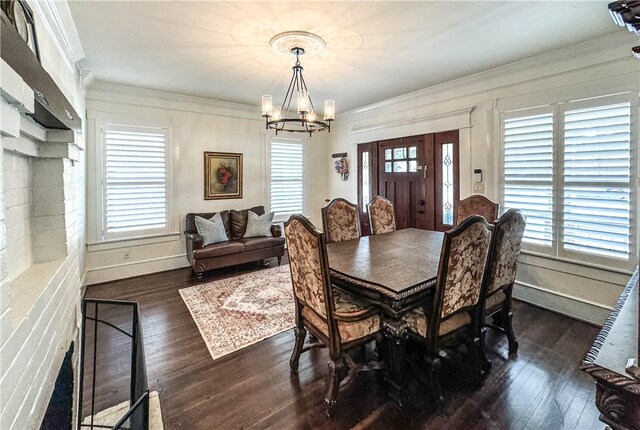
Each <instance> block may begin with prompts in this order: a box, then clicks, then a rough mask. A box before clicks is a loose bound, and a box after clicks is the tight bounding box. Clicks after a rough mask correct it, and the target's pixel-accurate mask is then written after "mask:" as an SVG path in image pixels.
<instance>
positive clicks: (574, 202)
mask: <svg viewBox="0 0 640 430" xmlns="http://www.w3.org/2000/svg"><path fill="white" fill-rule="evenodd" d="M630 113H631V108H630V104H629V103H619V104H611V105H607V106H596V107H588V108H584V109H574V110H567V111H566V112H565V115H564V149H563V153H564V187H563V188H564V195H563V207H564V209H563V225H562V235H563V246H564V249H567V250H572V251H579V252H586V253H591V254H598V255H602V256H607V257H615V258H621V259H625V260H627V259H629V253H630V243H629V238H630V228H631V225H630V215H631V214H630V209H631V206H630V188H631V187H630V181H631V177H630V164H631V161H630V137H631V136H630V129H631V127H630Z"/></svg>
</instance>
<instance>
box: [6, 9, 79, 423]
mask: <svg viewBox="0 0 640 430" xmlns="http://www.w3.org/2000/svg"><path fill="white" fill-rule="evenodd" d="M30 5H31V7H32V8H33V10H34V14H35V20H36V28H37V31H38V41H39V46H40V52H41V62H42V65H43V67H44V68H45V70H47V71H48V72H49V74H51V76H52V77H53V79H54V81H55V82H56V83H57V84H58V85H59V86H60V87H61V88H62V90H63V92H64V93H65V95H66V96H67V98H68V99H69V100H70V101H71V102H72V104H73V106H74V108H75V110H76V111H77V112H78V113H79V114H81V115H82V113H83V112H84V103H83V100H84V96H83V94H82V86H81V83H80V78H79V76H78V73H77V69H76V67H75V61H76V60H77V59H76V58H70V57H69V55H68V54H69V49H71V48H69V47H73V46H77V44H78V43H79V42H78V41H77V40H75V39H69V38H68V33H69V29H68V28H65V26H64V24H62V22H67V23H68V22H69V18H70V12H69V10H68V6H67V4H66V3H64V2H49V1H42V2H31V3H30ZM71 23H72V21H71ZM72 30H73V31H72V33H75V29H72ZM80 50H81V49H80ZM3 63H4V62H3ZM0 78H1V84H2V90H3V97H6V98H5V99H3V100H0V104H1V105H2V123H1V124H0V129H1V130H0V133H1V142H2V150H0V154H1V155H0V161H1V162H0V165H2V169H3V172H2V175H1V176H0V178H2V181H1V182H2V186H1V188H2V191H3V192H2V200H0V237H2V240H1V241H0V266H1V269H0V428H2V429H20V430H22V429H31V428H39V426H40V423H41V421H42V418H43V416H44V412H45V410H46V407H47V405H48V403H49V399H50V397H51V393H52V391H53V387H54V383H55V379H56V377H57V375H58V371H59V369H60V365H61V363H62V360H63V358H64V354H65V352H66V351H67V349H68V348H69V345H70V343H71V341H72V340H74V339H77V334H78V324H77V322H78V314H79V304H80V298H81V290H82V282H83V274H84V268H83V263H82V261H83V258H82V254H83V252H84V246H83V245H84V212H83V211H84V192H79V191H80V190H83V189H84V172H85V167H84V163H83V162H82V161H81V159H82V158H80V157H78V156H77V155H78V154H79V153H81V150H82V148H83V147H84V142H83V134H82V133H81V132H78V133H75V134H74V135H72V136H70V139H69V140H67V142H69V141H73V143H72V144H71V145H67V144H66V143H61V142H60V141H59V140H57V137H56V133H57V132H52V133H50V132H48V131H47V130H45V129H43V128H42V127H40V126H39V125H36V124H35V123H33V122H32V121H31V120H30V119H28V118H25V117H24V116H21V115H20V114H19V113H18V110H20V111H22V112H25V111H32V110H33V92H32V91H31V89H29V88H28V86H26V84H25V83H24V82H23V81H22V80H21V79H20V77H19V76H18V75H17V74H15V73H14V72H13V70H11V69H10V68H8V66H6V64H2V76H0ZM55 142H57V143H55ZM52 145H56V149H63V147H62V146H61V145H63V146H64V149H65V151H67V152H68V154H66V155H64V154H62V155H58V156H54V155H53V154H52V153H51V149H52ZM53 152H55V151H53ZM27 157H29V158H27ZM25 160H26V161H25ZM51 160H54V161H51ZM25 164H26V167H27V171H26V173H25V171H24V169H25ZM35 165H38V166H39V167H36V166H35ZM42 174H45V175H51V176H48V177H49V178H52V179H53V178H55V180H56V181H58V182H55V183H53V182H51V181H46V180H44V182H43V180H42V176H41V175H42ZM18 178H19V180H18ZM27 178H28V179H27ZM27 181H29V184H30V185H31V189H30V191H29V193H30V194H31V195H30V196H25V195H24V186H25V185H26V184H27ZM34 184H35V185H34ZM34 186H35V187H36V188H42V190H41V191H43V193H46V191H45V190H44V188H47V187H54V186H55V188H56V189H58V190H59V194H58V195H56V196H55V199H56V203H55V204H54V203H52V202H50V203H51V204H42V205H39V204H33V201H32V200H31V201H29V202H28V203H26V204H25V201H28V199H33V195H34V191H33V188H34ZM18 190H20V192H18ZM14 191H15V193H14ZM38 193H40V191H36V192H35V194H36V195H37V197H38V199H39V198H40V197H42V195H38ZM47 205H48V206H49V208H47V207H46V206H47ZM18 207H20V210H19V213H20V217H18V218H20V219H22V218H23V215H24V213H27V214H28V216H29V217H30V220H29V222H28V224H29V225H28V226H27V225H25V226H24V232H23V231H22V230H20V231H18V229H16V224H15V221H14V216H17V215H16V213H17V212H16V211H18V209H16V208H18ZM54 207H55V210H56V216H57V218H58V219H59V220H62V222H61V223H58V224H56V225H53V224H47V223H48V222H49V221H50V220H51V218H49V214H48V211H49V210H53V209H54ZM38 218H39V219H38ZM36 219H38V220H36ZM14 229H15V230H14ZM28 231H30V234H29V232H28ZM5 233H6V234H5ZM14 239H16V240H17V243H12V241H13V240H14ZM7 241H9V242H10V243H7ZM18 244H19V246H20V247H24V249H25V252H26V249H27V247H30V248H31V252H33V250H34V249H36V250H38V252H37V253H33V255H34V258H26V256H24V255H23V256H22V257H20V256H19V250H18V249H17V248H16V246H18ZM53 248H57V249H58V250H59V252H56V253H54V254H51V253H49V254H47V252H48V251H47V250H51V249H53ZM36 254H37V255H38V256H39V257H38V258H35V256H36ZM14 265H15V266H14ZM7 266H10V267H9V268H8V267H7Z"/></svg>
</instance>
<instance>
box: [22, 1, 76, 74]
mask: <svg viewBox="0 0 640 430" xmlns="http://www.w3.org/2000/svg"><path fill="white" fill-rule="evenodd" d="M29 5H30V6H31V7H33V9H34V10H35V11H36V13H37V14H38V15H39V16H40V17H41V18H42V23H43V25H44V27H45V29H46V30H47V31H48V33H49V34H50V35H51V38H52V39H53V42H54V43H55V45H56V47H57V48H58V51H60V54H62V57H63V58H64V59H65V63H66V65H67V67H68V68H69V70H70V71H71V72H72V73H73V74H74V75H76V74H77V68H76V64H77V63H78V61H80V60H82V59H83V58H84V56H85V53H84V48H83V47H82V43H81V42H80V36H79V35H78V30H77V28H76V25H75V22H74V21H73V16H72V15H71V10H70V9H69V5H68V4H67V2H66V1H55V0H38V1H34V2H30V3H29Z"/></svg>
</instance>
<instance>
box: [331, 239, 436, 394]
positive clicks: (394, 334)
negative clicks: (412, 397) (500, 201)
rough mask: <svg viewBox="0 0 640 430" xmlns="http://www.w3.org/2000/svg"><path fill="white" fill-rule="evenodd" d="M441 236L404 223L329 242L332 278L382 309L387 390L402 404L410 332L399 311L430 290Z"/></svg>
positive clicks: (407, 309) (418, 301)
mask: <svg viewBox="0 0 640 430" xmlns="http://www.w3.org/2000/svg"><path fill="white" fill-rule="evenodd" d="M443 237H444V234H443V233H442V232H437V231H427V230H419V229H415V228H407V229H403V230H398V231H394V232H391V233H385V234H380V235H374V236H364V237H361V238H359V239H353V240H346V241H342V242H335V243H329V244H327V255H328V257H329V269H330V274H331V282H332V284H334V285H336V286H337V287H339V288H341V289H344V290H346V291H348V292H349V293H351V294H353V295H355V296H357V297H359V298H361V299H362V300H365V301H367V302H369V303H373V304H375V305H377V306H378V307H379V308H380V310H381V316H382V331H383V333H384V335H385V338H386V342H385V344H386V345H387V347H386V348H385V352H384V353H385V356H384V360H385V362H386V364H387V382H389V384H390V385H391V390H390V393H389V394H390V395H391V397H392V399H393V400H394V401H395V402H396V403H397V404H398V405H399V406H400V407H402V406H403V405H404V404H405V399H404V382H405V381H404V369H405V366H406V363H405V356H406V340H407V338H408V334H409V326H408V324H406V323H405V322H403V320H402V317H403V316H404V315H405V314H406V313H407V312H410V311H411V310H412V309H414V308H416V307H417V306H420V305H421V304H422V303H424V301H425V300H429V299H430V298H431V297H432V296H433V292H434V291H433V290H434V288H433V287H434V285H435V282H436V276H437V273H438V263H439V261H440V251H441V248H442V240H443Z"/></svg>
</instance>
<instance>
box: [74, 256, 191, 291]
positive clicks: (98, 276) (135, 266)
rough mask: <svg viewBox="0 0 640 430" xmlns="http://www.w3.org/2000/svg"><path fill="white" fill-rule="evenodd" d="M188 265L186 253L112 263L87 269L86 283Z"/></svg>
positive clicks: (112, 279)
mask: <svg viewBox="0 0 640 430" xmlns="http://www.w3.org/2000/svg"><path fill="white" fill-rule="evenodd" d="M184 267H189V261H187V254H178V255H168V256H164V257H157V258H151V259H149V260H142V261H130V262H127V263H121V264H113V265H109V266H101V267H94V268H91V269H87V276H86V285H93V284H101V283H103V282H109V281H115V280H118V279H125V278H132V277H134V276H140V275H147V274H150V273H155V272H164V271H166V270H173V269H182V268H184Z"/></svg>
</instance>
